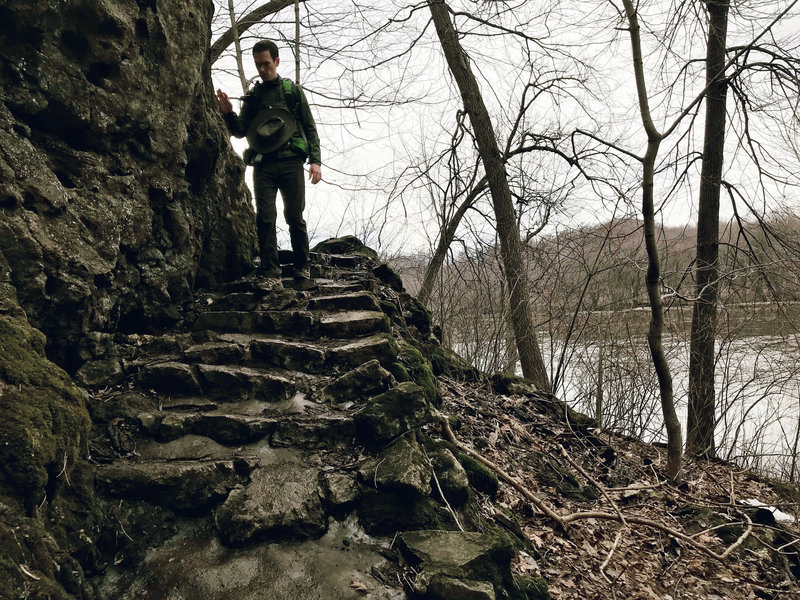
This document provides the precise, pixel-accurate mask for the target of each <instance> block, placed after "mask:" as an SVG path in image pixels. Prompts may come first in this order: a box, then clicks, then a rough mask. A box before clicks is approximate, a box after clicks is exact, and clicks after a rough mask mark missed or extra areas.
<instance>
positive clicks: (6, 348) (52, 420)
mask: <svg viewBox="0 0 800 600" xmlns="http://www.w3.org/2000/svg"><path fill="white" fill-rule="evenodd" d="M44 344H45V338H44V336H43V335H42V334H41V332H39V331H37V330H35V329H33V328H32V327H30V326H29V325H28V324H27V323H25V322H23V321H21V320H19V319H11V318H8V317H0V438H2V439H3V440H5V443H3V444H2V445H0V493H7V494H9V495H12V496H15V497H17V498H20V499H22V500H23V501H24V503H25V507H26V509H27V510H28V512H31V511H32V509H33V507H34V506H36V505H38V504H39V503H41V501H42V499H43V498H44V497H45V495H47V496H48V497H50V498H52V496H53V495H54V494H55V491H56V488H57V485H58V483H59V475H61V476H62V477H63V475H64V474H66V475H69V473H70V471H71V469H72V467H73V465H74V464H75V462H76V460H77V458H78V456H79V455H80V454H81V453H82V452H85V451H86V449H87V444H88V436H89V426H90V423H89V415H88V413H87V412H86V408H85V406H84V402H83V398H82V396H81V394H80V391H79V390H78V388H77V387H75V385H74V384H73V383H72V381H71V379H70V378H69V376H68V375H67V374H66V373H65V372H64V371H63V370H61V369H60V368H59V367H57V366H56V365H55V364H53V363H52V362H50V361H49V360H47V359H46V358H45V356H44V351H43V349H44ZM62 472H63V473H62Z"/></svg>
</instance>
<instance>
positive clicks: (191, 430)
mask: <svg viewBox="0 0 800 600" xmlns="http://www.w3.org/2000/svg"><path fill="white" fill-rule="evenodd" d="M291 408H292V407H289V406H287V409H286V411H285V412H283V413H282V414H278V413H277V411H276V412H274V413H273V412H272V411H268V412H267V413H266V414H263V415H247V414H231V413H229V412H221V411H216V412H212V413H175V412H163V411H162V412H147V413H141V414H139V415H138V420H139V423H140V425H141V427H142V429H143V430H144V431H145V432H147V434H148V435H150V436H151V437H152V438H153V439H154V440H156V441H157V442H161V443H166V442H174V441H177V440H181V439H184V438H185V437H186V436H202V437H204V438H208V439H209V440H212V441H213V442H216V443H217V444H221V445H223V446H241V445H247V444H253V443H256V442H259V441H264V440H266V441H267V442H268V444H269V445H270V446H272V447H276V448H290V447H294V448H304V449H310V448H324V447H328V446H334V445H337V444H339V443H343V442H349V441H351V440H352V439H353V437H354V435H355V426H354V425H353V419H352V415H351V413H347V412H344V411H320V412H318V413H317V414H309V415H305V414H302V413H298V414H292V413H291V412H289V411H290V410H291Z"/></svg>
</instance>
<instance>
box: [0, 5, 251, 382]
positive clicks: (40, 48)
mask: <svg viewBox="0 0 800 600" xmlns="http://www.w3.org/2000/svg"><path fill="white" fill-rule="evenodd" d="M212 10H213V8H212V3H211V1H210V0H187V1H185V2H167V3H165V2H156V0H138V1H135V0H114V1H111V0H75V1H71V2H46V1H44V0H40V1H36V0H9V1H7V2H4V3H3V5H2V6H0V90H2V91H1V93H0V96H1V97H2V99H1V100H0V254H2V255H3V256H4V257H5V262H7V264H8V266H9V270H10V278H11V283H12V285H13V287H14V288H15V290H16V295H17V298H18V300H19V303H20V305H21V306H22V307H23V308H24V309H25V311H26V313H27V316H28V319H29V320H30V323H31V324H32V325H33V326H34V327H37V328H38V329H40V330H41V331H43V332H44V333H45V335H46V336H47V338H48V346H47V354H48V356H49V357H50V358H51V359H53V360H55V361H56V362H57V363H59V364H60V365H61V366H63V367H64V368H66V369H67V370H68V371H72V370H74V369H75V368H77V366H79V365H80V364H81V363H82V362H83V361H84V360H86V359H89V358H91V353H92V349H91V347H90V346H91V345H90V344H87V343H86V342H85V340H84V336H85V334H86V333H87V332H89V331H117V330H122V331H133V330H136V331H142V330H147V329H148V328H151V327H154V326H160V325H164V324H168V323H169V322H170V321H172V320H174V319H176V318H177V316H178V315H177V310H176V306H178V305H179V304H181V303H182V302H184V301H186V300H187V299H189V297H190V295H191V293H192V289H193V288H194V287H196V286H198V285H201V286H209V285H213V284H215V283H217V282H218V281H219V280H220V279H224V278H231V277H236V276H238V275H239V274H241V273H242V272H243V271H244V270H245V269H247V268H248V266H249V262H250V257H251V255H252V249H253V247H254V240H255V229H254V221H253V218H252V209H251V207H250V204H249V199H248V192H247V190H246V188H245V187H244V184H243V180H242V174H243V165H242V163H241V161H240V160H239V159H238V158H237V157H236V156H235V154H234V153H233V152H232V150H231V149H230V145H229V144H228V138H227V134H226V132H225V130H224V125H223V124H222V121H221V119H220V118H219V116H218V114H217V108H216V105H215V102H214V100H213V90H212V87H211V79H210V72H209V69H210V65H209V64H208V61H207V59H206V50H207V48H208V45H209V37H210V30H209V22H210V17H211V13H212ZM76 349H78V351H76Z"/></svg>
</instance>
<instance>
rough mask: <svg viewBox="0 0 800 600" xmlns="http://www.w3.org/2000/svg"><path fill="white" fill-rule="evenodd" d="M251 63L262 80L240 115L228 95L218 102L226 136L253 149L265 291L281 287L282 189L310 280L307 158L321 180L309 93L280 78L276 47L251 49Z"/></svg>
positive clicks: (302, 270) (265, 44)
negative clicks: (305, 215)
mask: <svg viewBox="0 0 800 600" xmlns="http://www.w3.org/2000/svg"><path fill="white" fill-rule="evenodd" d="M253 60H254V62H255V65H256V69H258V74H259V75H260V77H261V81H260V82H259V83H257V84H256V85H255V86H253V88H252V89H251V90H250V91H249V92H248V93H247V94H246V95H245V97H244V105H243V106H242V112H241V115H237V114H236V113H235V112H234V111H233V105H232V104H231V101H230V99H229V98H228V95H227V94H225V92H223V91H222V90H217V102H218V104H219V109H220V112H222V115H223V117H224V119H225V124H226V125H227V127H228V131H230V133H231V134H232V135H234V136H236V137H237V138H242V137H245V136H247V141H248V143H249V145H250V147H249V148H248V149H247V151H245V155H244V158H245V162H246V163H247V164H249V165H253V167H254V170H253V188H254V190H255V195H256V211H257V217H256V224H257V229H258V244H259V253H260V256H261V267H260V269H259V275H261V276H262V277H265V278H266V281H265V282H264V284H263V285H264V287H265V288H267V289H274V288H280V287H281V266H280V263H279V262H278V242H277V236H276V232H275V223H276V220H277V210H276V208H275V199H276V197H277V193H278V190H280V192H281V197H282V198H283V204H284V213H283V214H284V217H285V218H286V223H287V225H288V226H289V237H290V238H291V241H292V253H293V255H294V273H295V277H296V278H298V279H305V280H307V279H308V278H309V277H310V273H309V266H308V259H309V253H308V232H307V230H306V222H305V221H304V220H303V210H304V209H305V179H304V175H303V163H304V162H305V160H306V158H308V160H309V163H310V167H309V172H308V178H309V179H310V180H311V183H312V184H316V183H318V182H319V181H320V179H322V170H321V169H320V164H321V158H320V148H319V136H318V135H317V127H316V124H315V123H314V117H313V116H312V115H311V110H310V109H309V107H308V101H307V100H306V96H305V93H304V92H303V90H302V88H301V87H300V86H299V85H296V84H294V83H292V82H290V81H289V80H284V79H283V78H281V76H280V75H278V72H277V68H278V65H279V64H280V58H279V56H278V46H277V45H276V44H275V43H274V42H272V41H269V40H262V41H260V42H258V43H256V45H255V46H253Z"/></svg>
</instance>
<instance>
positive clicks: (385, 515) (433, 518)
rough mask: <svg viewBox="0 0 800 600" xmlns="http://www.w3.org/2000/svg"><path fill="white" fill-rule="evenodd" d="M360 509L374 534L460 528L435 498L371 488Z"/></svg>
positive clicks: (366, 523)
mask: <svg viewBox="0 0 800 600" xmlns="http://www.w3.org/2000/svg"><path fill="white" fill-rule="evenodd" d="M356 512H357V513H358V520H359V522H360V523H361V525H362V526H363V527H364V529H365V530H366V532H367V533H369V534H370V535H393V534H394V533H396V532H398V531H413V530H417V529H446V530H449V531H456V530H457V529H458V526H457V525H456V524H455V521H453V517H452V516H451V515H450V513H449V512H447V510H446V509H445V508H444V507H442V506H440V505H439V504H438V503H437V502H436V501H435V500H433V499H432V498H423V497H420V496H409V495H407V494H396V493H390V492H379V491H377V490H368V491H367V492H365V493H363V494H361V496H360V497H359V501H358V505H357V507H356Z"/></svg>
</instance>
